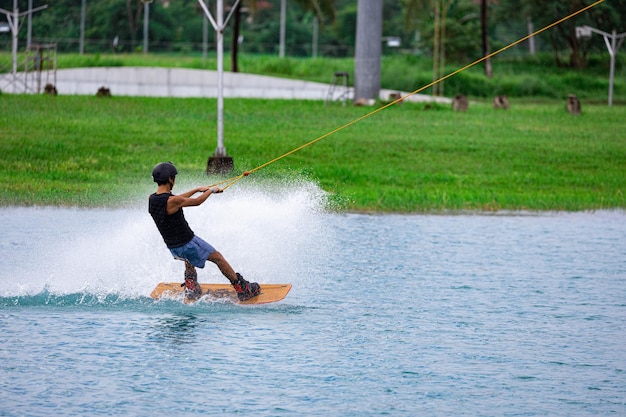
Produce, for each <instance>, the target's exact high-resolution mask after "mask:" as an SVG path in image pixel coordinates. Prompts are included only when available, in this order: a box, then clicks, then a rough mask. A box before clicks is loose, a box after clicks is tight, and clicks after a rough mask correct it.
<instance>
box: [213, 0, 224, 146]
mask: <svg viewBox="0 0 626 417" xmlns="http://www.w3.org/2000/svg"><path fill="white" fill-rule="evenodd" d="M216 17H217V28H218V29H217V149H216V150H215V156H226V149H225V148H224V0H217V16H216Z"/></svg>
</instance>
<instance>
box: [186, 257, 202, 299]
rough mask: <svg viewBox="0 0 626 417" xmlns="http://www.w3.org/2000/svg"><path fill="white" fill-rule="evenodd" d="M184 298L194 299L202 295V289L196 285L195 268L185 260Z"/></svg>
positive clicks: (196, 274) (196, 275)
mask: <svg viewBox="0 0 626 417" xmlns="http://www.w3.org/2000/svg"><path fill="white" fill-rule="evenodd" d="M184 285H185V296H186V297H187V298H191V299H195V298H198V297H199V296H200V295H202V289H201V288H200V284H198V273H197V272H196V268H195V267H194V266H193V265H192V264H190V263H189V261H188V260H186V259H185V284H184Z"/></svg>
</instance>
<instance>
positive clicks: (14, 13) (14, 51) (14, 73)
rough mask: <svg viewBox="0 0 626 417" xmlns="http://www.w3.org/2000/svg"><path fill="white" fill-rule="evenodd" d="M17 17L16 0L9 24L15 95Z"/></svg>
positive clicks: (15, 0) (18, 27) (18, 12)
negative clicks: (11, 36)
mask: <svg viewBox="0 0 626 417" xmlns="http://www.w3.org/2000/svg"><path fill="white" fill-rule="evenodd" d="M19 15H20V11H19V9H18V8H17V0H13V23H12V24H11V29H12V31H13V32H12V34H13V40H12V50H13V92H14V93H17V82H16V81H17V34H18V31H19V29H20V24H19Z"/></svg>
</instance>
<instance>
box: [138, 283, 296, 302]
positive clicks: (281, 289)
mask: <svg viewBox="0 0 626 417" xmlns="http://www.w3.org/2000/svg"><path fill="white" fill-rule="evenodd" d="M180 284H181V283H180V282H160V283H159V284H158V285H157V286H156V288H155V289H154V290H153V291H152V293H151V294H150V297H152V298H154V299H157V300H159V299H161V298H178V297H183V296H184V292H185V288H184V287H182V286H181V285H180ZM260 285H261V293H260V294H259V295H257V296H256V297H252V298H251V299H249V300H246V301H239V299H238V298H237V293H236V292H235V290H234V289H233V287H232V285H230V284H200V288H202V295H201V296H200V297H198V298H197V299H194V300H191V299H188V298H185V303H194V302H196V301H200V300H216V299H224V298H226V299H228V300H230V301H232V302H233V303H236V304H267V303H275V302H277V301H280V300H282V299H283V298H285V297H286V296H287V294H288V293H289V290H291V284H260Z"/></svg>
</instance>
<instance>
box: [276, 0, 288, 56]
mask: <svg viewBox="0 0 626 417" xmlns="http://www.w3.org/2000/svg"><path fill="white" fill-rule="evenodd" d="M285 26H287V0H280V44H279V45H278V56H279V57H280V58H284V57H285V33H286V32H287V29H286V27H285Z"/></svg>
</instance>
